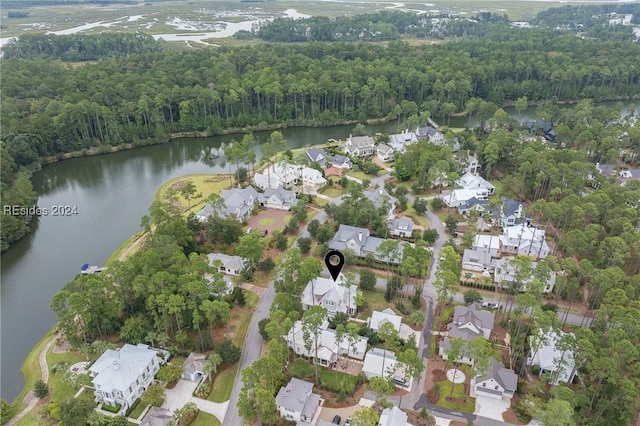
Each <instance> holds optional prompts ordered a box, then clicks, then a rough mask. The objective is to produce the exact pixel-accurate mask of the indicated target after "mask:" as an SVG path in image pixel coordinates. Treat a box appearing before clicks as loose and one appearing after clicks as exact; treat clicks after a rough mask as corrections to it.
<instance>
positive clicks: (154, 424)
mask: <svg viewBox="0 0 640 426" xmlns="http://www.w3.org/2000/svg"><path fill="white" fill-rule="evenodd" d="M171 419H173V414H171V411H169V410H167V409H166V408H160V407H151V409H150V410H149V411H147V414H145V416H144V417H143V418H142V421H141V422H140V426H166V425H168V424H169V422H170V421H171Z"/></svg>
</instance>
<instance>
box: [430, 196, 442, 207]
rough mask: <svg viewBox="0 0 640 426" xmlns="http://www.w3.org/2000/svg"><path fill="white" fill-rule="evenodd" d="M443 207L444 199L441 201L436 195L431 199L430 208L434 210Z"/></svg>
mask: <svg viewBox="0 0 640 426" xmlns="http://www.w3.org/2000/svg"><path fill="white" fill-rule="evenodd" d="M444 207H445V203H444V201H442V199H440V198H438V197H436V198H434V199H433V200H431V208H432V209H434V210H440V209H443V208H444Z"/></svg>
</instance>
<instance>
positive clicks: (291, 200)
mask: <svg viewBox="0 0 640 426" xmlns="http://www.w3.org/2000/svg"><path fill="white" fill-rule="evenodd" d="M258 202H259V203H260V205H261V206H263V207H266V208H268V209H276V210H289V209H290V208H291V206H293V205H294V204H296V203H297V202H298V199H297V197H296V193H295V192H293V191H289V190H288V189H284V188H277V189H274V188H267V189H265V190H264V193H263V194H259V196H258Z"/></svg>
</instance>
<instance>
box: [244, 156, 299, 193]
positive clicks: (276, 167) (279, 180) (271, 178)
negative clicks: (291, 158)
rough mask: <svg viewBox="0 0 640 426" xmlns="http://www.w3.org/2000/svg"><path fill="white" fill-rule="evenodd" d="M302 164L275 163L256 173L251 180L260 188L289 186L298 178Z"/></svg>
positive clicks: (296, 181)
mask: <svg viewBox="0 0 640 426" xmlns="http://www.w3.org/2000/svg"><path fill="white" fill-rule="evenodd" d="M301 170H302V166H299V165H296V164H289V163H284V162H281V163H275V164H273V165H271V166H268V167H267V168H266V169H264V171H263V172H262V173H256V174H255V175H254V176H253V181H254V182H255V184H256V185H257V186H258V187H259V188H261V189H267V188H273V189H276V188H281V187H282V188H291V187H292V186H293V185H295V184H296V183H298V181H299V180H300V173H301V172H300V171H301Z"/></svg>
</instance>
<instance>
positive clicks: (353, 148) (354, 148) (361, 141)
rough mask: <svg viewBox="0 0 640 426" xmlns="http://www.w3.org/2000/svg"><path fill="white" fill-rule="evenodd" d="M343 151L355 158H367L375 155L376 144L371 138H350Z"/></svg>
mask: <svg viewBox="0 0 640 426" xmlns="http://www.w3.org/2000/svg"><path fill="white" fill-rule="evenodd" d="M343 149H344V152H346V153H347V154H350V155H353V156H354V157H366V156H368V155H373V154H375V151H376V143H375V141H374V140H373V138H372V137H371V136H349V137H348V138H347V142H346V143H345V144H344V147H343Z"/></svg>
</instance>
